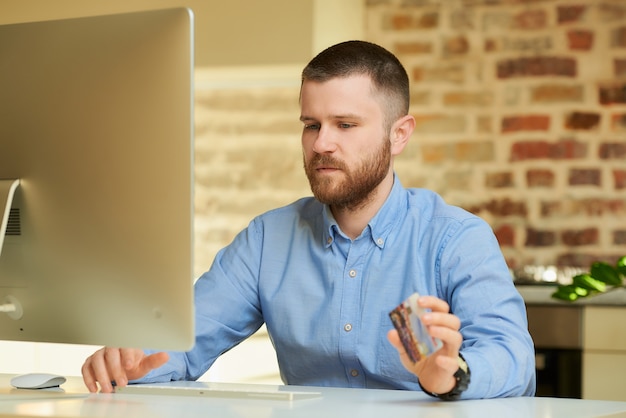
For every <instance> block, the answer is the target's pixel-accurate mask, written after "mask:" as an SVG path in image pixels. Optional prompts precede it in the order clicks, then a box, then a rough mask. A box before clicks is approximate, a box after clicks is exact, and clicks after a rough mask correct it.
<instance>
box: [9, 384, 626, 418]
mask: <svg viewBox="0 0 626 418" xmlns="http://www.w3.org/2000/svg"><path fill="white" fill-rule="evenodd" d="M8 381H9V376H7V375H0V416H2V417H11V416H17V417H123V418H128V417H134V418H141V417H149V418H160V417H164V418H165V417H176V418H178V417H203V418H204V417H216V418H239V417H240V418H283V417H289V418H293V417H295V418H335V417H341V418H346V417H350V418H352V417H354V418H356V417H358V418H369V417H372V418H373V417H376V418H379V417H414V418H422V417H433V418H435V417H436V418H447V417H450V418H453V417H464V418H473V417H476V418H484V417H506V418H528V417H541V418H551V417H566V418H585V417H606V418H609V417H610V418H625V417H626V402H613V401H591V400H577V399H554V398H508V399H488V400H476V401H459V402H441V401H438V400H435V399H432V398H429V397H428V396H426V395H423V394H421V393H415V392H406V391H394V390H373V389H338V388H317V387H316V388H313V387H289V388H287V389H288V390H294V391H314V392H321V393H322V396H321V397H318V398H313V399H302V400H296V401H284V400H267V399H233V398H203V397H178V396H154V395H130V394H122V393H117V394H92V395H89V394H87V393H85V390H84V388H82V386H81V382H80V380H79V379H69V380H68V382H67V383H66V384H64V385H63V386H62V387H63V388H64V390H65V393H60V394H54V393H42V392H35V393H32V391H27V392H24V391H15V390H11V389H10V388H9V385H8ZM198 385H203V384H202V383H198ZM219 386H220V387H223V388H224V389H226V390H228V389H232V388H233V387H234V386H251V385H233V384H220V385H219ZM252 386H253V387H256V388H268V389H272V388H274V389H275V388H277V386H260V385H256V386H255V385H252Z"/></svg>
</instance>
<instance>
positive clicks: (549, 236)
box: [524, 228, 556, 247]
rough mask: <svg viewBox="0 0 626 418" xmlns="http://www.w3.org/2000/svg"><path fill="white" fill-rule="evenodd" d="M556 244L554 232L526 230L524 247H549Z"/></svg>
mask: <svg viewBox="0 0 626 418" xmlns="http://www.w3.org/2000/svg"><path fill="white" fill-rule="evenodd" d="M554 244H556V232H554V231H546V230H539V229H533V228H526V243H525V244H524V245H525V246H526V247H549V246H552V245H554Z"/></svg>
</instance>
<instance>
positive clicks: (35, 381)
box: [11, 373, 66, 389]
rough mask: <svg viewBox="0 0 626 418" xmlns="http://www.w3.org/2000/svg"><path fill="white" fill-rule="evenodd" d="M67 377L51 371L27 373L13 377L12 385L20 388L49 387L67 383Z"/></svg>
mask: <svg viewBox="0 0 626 418" xmlns="http://www.w3.org/2000/svg"><path fill="white" fill-rule="evenodd" d="M65 380H66V379H65V378H64V377H63V376H59V375H56V374H51V373H27V374H21V375H18V376H15V377H13V378H12V379H11V386H13V387H15V388H18V389H47V388H54V387H58V386H60V385H62V384H63V383H65Z"/></svg>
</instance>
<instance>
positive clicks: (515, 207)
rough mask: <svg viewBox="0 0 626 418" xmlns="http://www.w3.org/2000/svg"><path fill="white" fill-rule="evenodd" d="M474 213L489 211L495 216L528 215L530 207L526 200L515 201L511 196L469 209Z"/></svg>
mask: <svg viewBox="0 0 626 418" xmlns="http://www.w3.org/2000/svg"><path fill="white" fill-rule="evenodd" d="M468 210H469V211H470V212H472V213H481V212H483V211H484V212H487V213H490V214H491V215H494V216H502V217H504V216H519V217H524V218H525V217H526V215H527V214H528V208H527V207H526V202H525V201H514V200H511V199H509V198H504V199H491V200H490V201H488V202H484V203H481V204H479V205H476V206H474V207H472V208H469V209H468Z"/></svg>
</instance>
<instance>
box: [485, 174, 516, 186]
mask: <svg viewBox="0 0 626 418" xmlns="http://www.w3.org/2000/svg"><path fill="white" fill-rule="evenodd" d="M485 186H486V187H488V188H492V189H499V188H503V187H513V186H515V183H514V181H513V173H512V172H510V171H503V172H498V173H489V174H487V175H486V177H485Z"/></svg>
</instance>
